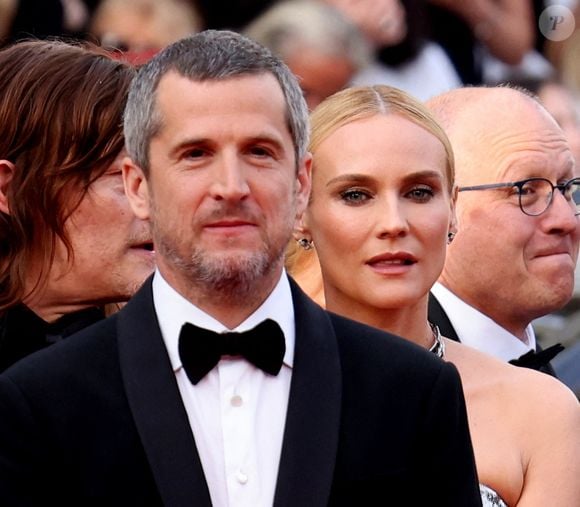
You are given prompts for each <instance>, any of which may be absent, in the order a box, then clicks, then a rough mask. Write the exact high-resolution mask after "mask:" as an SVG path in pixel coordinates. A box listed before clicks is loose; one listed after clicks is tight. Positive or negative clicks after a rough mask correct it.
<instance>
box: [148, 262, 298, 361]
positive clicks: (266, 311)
mask: <svg viewBox="0 0 580 507" xmlns="http://www.w3.org/2000/svg"><path fill="white" fill-rule="evenodd" d="M153 305H154V307H155V313H156V314H157V320H158V322H159V328H160V330H161V335H162V336H163V340H164V341H165V346H166V348H167V352H168V354H169V359H170V361H171V365H172V367H173V371H175V372H177V370H179V369H180V368H181V359H180V357H179V351H178V341H179V333H180V331H181V326H182V325H183V324H184V323H185V322H190V323H192V324H194V325H196V326H198V327H202V328H204V329H209V330H211V331H214V332H216V333H223V332H225V331H231V330H230V329H228V328H227V327H226V326H224V325H223V324H222V323H221V322H219V321H217V320H216V319H214V318H213V317H212V316H211V315H208V314H207V313H205V312H204V311H203V310H201V309H199V308H198V307H197V306H195V305H193V304H192V303H190V302H189V301H188V300H187V299H185V298H184V297H183V296H182V295H181V294H179V293H178V292H177V291H176V290H175V289H174V288H173V287H171V285H169V283H167V281H166V280H165V279H164V278H163V276H162V275H161V273H160V272H159V270H156V271H155V275H154V276H153ZM268 318H269V319H272V320H274V321H276V322H277V323H278V324H279V326H280V328H281V329H282V332H283V333H284V338H285V340H286V353H285V354H284V364H285V365H287V366H289V367H290V368H292V365H293V362H294V341H295V335H296V331H295V322H294V305H293V302H292V292H291V289H290V283H289V281H288V277H287V276H286V272H285V271H284V270H283V271H282V274H281V276H280V280H279V281H278V283H277V284H276V286H275V287H274V290H273V291H272V292H271V293H270V295H269V296H268V297H267V298H266V300H265V301H264V302H263V303H262V305H261V306H260V307H259V308H258V309H257V310H256V311H255V312H254V313H252V315H250V316H249V317H248V318H247V319H246V320H244V321H243V322H242V323H241V324H240V325H239V326H237V327H236V328H234V329H233V331H239V332H242V331H247V330H248V329H252V328H253V327H255V326H257V325H258V324H259V323H260V322H262V321H264V320H265V319H268Z"/></svg>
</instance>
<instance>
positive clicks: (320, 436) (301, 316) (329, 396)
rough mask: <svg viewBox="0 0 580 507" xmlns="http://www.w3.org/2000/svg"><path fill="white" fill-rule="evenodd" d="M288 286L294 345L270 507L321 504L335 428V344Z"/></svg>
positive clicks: (323, 321)
mask: <svg viewBox="0 0 580 507" xmlns="http://www.w3.org/2000/svg"><path fill="white" fill-rule="evenodd" d="M290 282H291V287H292V296H293V302H294V312H295V320H296V345H295V349H294V366H293V369H292V383H291V387H290V398H289V401H288V412H287V416H286V426H285V429H284V443H283V445H282V455H281V459H280V467H279V471H278V481H277V485H276V494H275V498H274V506H275V507H287V506H291V505H296V506H300V507H305V506H314V505H327V504H328V500H329V496H330V490H331V487H332V480H333V474H334V464H335V462H336V453H337V447H338V434H339V426H340V408H341V407H340V400H341V388H342V384H341V372H340V358H339V353H338V344H337V341H336V336H335V334H334V329H333V327H332V324H331V322H330V319H329V317H328V315H327V314H326V312H324V311H323V310H322V309H321V308H320V307H319V306H317V305H316V304H315V303H313V302H312V301H311V300H310V299H309V298H308V297H307V296H306V295H305V294H304V293H303V292H302V291H301V290H300V289H299V288H298V286H297V285H296V284H295V283H294V282H293V281H292V280H290Z"/></svg>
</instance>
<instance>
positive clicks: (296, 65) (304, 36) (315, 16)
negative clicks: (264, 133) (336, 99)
mask: <svg viewBox="0 0 580 507" xmlns="http://www.w3.org/2000/svg"><path fill="white" fill-rule="evenodd" d="M245 34H246V35H247V36H248V37H250V38H252V39H254V40H256V41H257V42H259V43H260V44H263V45H264V46H266V47H268V48H269V49H270V50H272V51H273V52H274V53H276V54H277V55H278V56H280V57H281V58H282V59H283V60H284V62H285V63H286V65H288V67H290V70H291V71H292V72H293V73H294V74H295V75H296V76H298V79H299V82H300V86H301V88H302V90H303V92H304V97H305V98H306V102H307V104H308V107H309V108H310V109H314V108H315V107H316V106H317V105H318V104H319V103H320V102H322V101H323V100H324V99H325V98H326V97H328V96H329V95H332V94H333V93H335V92H337V91H339V90H341V89H342V88H344V87H345V86H346V85H348V83H349V81H350V80H351V79H352V77H353V76H354V74H355V73H356V72H358V71H359V70H361V69H362V68H364V67H365V66H366V65H367V64H369V63H370V60H371V49H370V46H369V45H368V44H367V43H366V41H365V40H364V38H363V36H362V34H361V33H360V32H359V31H358V29H357V28H356V27H355V26H354V25H353V24H351V23H350V22H349V21H347V20H346V19H345V18H344V17H343V16H342V15H341V14H340V13H339V12H338V11H337V10H335V9H334V8H332V7H330V6H327V5H325V4H324V3H322V2H318V1H315V0H289V1H284V2H280V3H278V4H276V5H274V6H273V7H272V8H270V9H269V10H268V11H266V12H265V13H264V14H262V15H261V16H260V17H259V18H257V19H256V20H255V21H254V22H253V23H251V24H250V25H249V26H248V27H247V28H246V30H245Z"/></svg>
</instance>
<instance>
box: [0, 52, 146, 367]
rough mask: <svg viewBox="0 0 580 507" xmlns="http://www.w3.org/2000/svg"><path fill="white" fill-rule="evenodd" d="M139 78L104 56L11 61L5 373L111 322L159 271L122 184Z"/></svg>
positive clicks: (1, 259)
mask: <svg viewBox="0 0 580 507" xmlns="http://www.w3.org/2000/svg"><path fill="white" fill-rule="evenodd" d="M133 74H134V71H133V69H132V68H131V67H130V66H129V65H128V64H126V63H122V62H119V61H116V60H113V59H112V58H111V57H109V56H108V55H107V54H106V53H105V52H103V51H101V50H99V49H98V48H91V49H89V48H83V47H80V46H73V45H70V44H66V43H62V42H44V41H32V42H21V43H17V44H15V45H13V46H11V47H8V48H5V49H3V50H2V51H0V118H1V119H2V120H1V121H0V371H3V370H4V369H6V368H7V367H8V366H10V365H11V364H13V363H14V362H16V361H17V360H19V359H21V358H22V357H24V356H26V355H28V354H30V353H32V352H35V351H36V350H39V349H42V348H44V347H46V346H48V345H50V344H52V343H54V342H56V341H59V340H61V339H62V338H64V337H66V336H68V335H69V334H71V333H73V332H75V331H78V330H79V329H81V328H83V327H85V326H86V325H88V324H90V323H93V322H95V321H96V320H99V319H101V318H102V317H103V316H104V314H103V310H102V308H101V307H102V306H103V305H106V304H109V303H119V302H123V301H126V300H127V299H128V298H129V297H130V296H131V295H132V294H133V292H134V291H135V290H136V289H137V287H138V286H139V285H140V284H141V282H142V281H143V280H144V279H145V278H146V277H147V275H148V274H150V273H151V271H152V269H153V252H152V251H151V243H150V232H149V227H148V223H147V222H145V221H143V220H138V219H136V218H135V217H134V216H133V214H132V213H131V211H130V209H129V205H128V201H127V198H126V196H125V193H124V188H123V182H122V176H121V160H122V158H123V156H124V153H125V152H124V138H123V134H122V127H121V117H122V111H123V108H124V105H125V101H126V97H127V89H128V86H129V83H130V81H131V79H132V77H133Z"/></svg>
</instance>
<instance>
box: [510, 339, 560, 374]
mask: <svg viewBox="0 0 580 507" xmlns="http://www.w3.org/2000/svg"><path fill="white" fill-rule="evenodd" d="M563 350H564V347H563V346H562V344H560V343H557V344H556V345H552V346H551V347H548V348H547V349H544V350H541V351H540V352H536V351H535V350H530V351H529V352H527V353H525V354H524V355H523V356H520V357H518V358H517V359H512V360H511V361H510V364H513V365H515V366H523V367H524V368H531V369H532V370H539V369H540V368H542V367H543V366H546V365H548V363H549V362H550V361H551V360H552V359H554V358H555V357H556V356H557V355H558V354H559V353H560V352H562V351H563Z"/></svg>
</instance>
